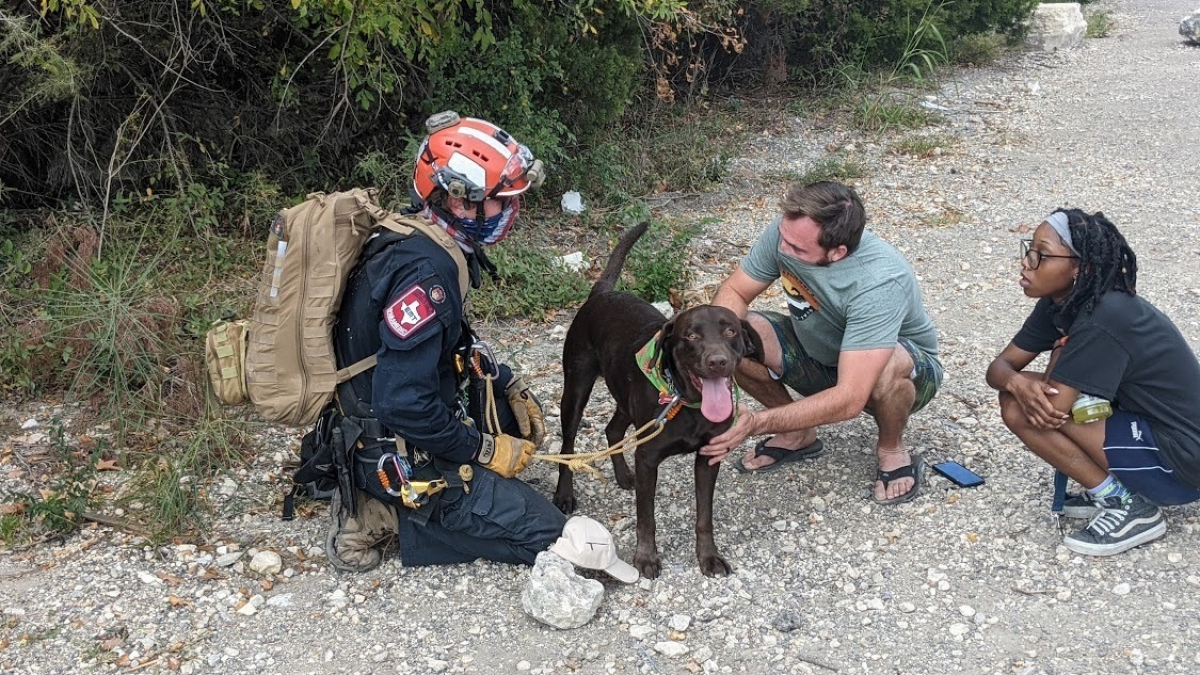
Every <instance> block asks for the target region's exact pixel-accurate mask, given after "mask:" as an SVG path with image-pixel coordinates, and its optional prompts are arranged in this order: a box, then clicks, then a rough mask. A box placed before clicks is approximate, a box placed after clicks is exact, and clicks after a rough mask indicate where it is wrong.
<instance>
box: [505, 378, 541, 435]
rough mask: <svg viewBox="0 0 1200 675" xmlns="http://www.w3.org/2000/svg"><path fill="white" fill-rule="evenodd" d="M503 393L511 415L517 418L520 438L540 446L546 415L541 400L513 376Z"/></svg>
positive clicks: (519, 379) (523, 382) (522, 381)
mask: <svg viewBox="0 0 1200 675" xmlns="http://www.w3.org/2000/svg"><path fill="white" fill-rule="evenodd" d="M504 395H505V396H507V397H508V405H509V407H511V408H512V411H513V417H516V418H517V426H519V427H520V428H521V438H524V439H525V440H527V441H529V442H530V443H533V447H535V448H540V447H541V446H542V441H543V440H545V439H546V416H545V415H544V414H543V413H542V402H541V401H539V400H538V397H537V396H535V395H534V393H533V391H531V390H530V389H529V385H527V384H525V381H524V380H522V379H521V378H519V377H514V378H513V379H512V381H511V382H509V383H508V387H506V388H505V389H504Z"/></svg>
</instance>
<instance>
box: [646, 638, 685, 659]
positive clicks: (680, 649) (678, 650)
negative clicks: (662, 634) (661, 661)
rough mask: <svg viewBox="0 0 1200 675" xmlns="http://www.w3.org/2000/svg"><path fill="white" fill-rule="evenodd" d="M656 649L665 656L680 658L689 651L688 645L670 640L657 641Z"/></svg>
mask: <svg viewBox="0 0 1200 675" xmlns="http://www.w3.org/2000/svg"><path fill="white" fill-rule="evenodd" d="M654 651H656V652H658V653H659V654H662V655H663V656H669V657H671V658H678V657H680V656H683V655H684V654H686V653H688V646H687V645H685V644H683V643H682V642H672V641H669V640H668V641H666V642H655V643H654Z"/></svg>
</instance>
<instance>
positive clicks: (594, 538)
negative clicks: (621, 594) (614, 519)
mask: <svg viewBox="0 0 1200 675" xmlns="http://www.w3.org/2000/svg"><path fill="white" fill-rule="evenodd" d="M550 552H551V553H554V554H555V555H557V556H558V557H560V558H562V559H564V560H567V561H569V562H571V563H573V564H575V565H577V566H579V567H585V568H587V569H590V570H600V571H602V572H607V573H608V574H610V575H612V577H613V578H614V579H617V580H619V581H624V582H625V583H627V584H632V583H633V582H635V581H637V580H638V579H640V578H641V575H640V574H638V571H637V569H635V568H634V567H633V565H630V564H629V563H627V562H625V561H624V560H621V559H620V558H618V557H617V545H616V543H615V542H613V538H612V534H611V533H609V531H608V530H606V529H605V528H604V526H603V525H601V524H600V523H598V522H596V521H594V520H592V519H591V518H588V517H587V516H571V518H570V520H568V521H567V524H566V526H565V527H563V533H562V536H561V537H559V538H558V541H556V542H554V544H553V545H552V546H550Z"/></svg>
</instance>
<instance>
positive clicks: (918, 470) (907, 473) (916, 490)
mask: <svg viewBox="0 0 1200 675" xmlns="http://www.w3.org/2000/svg"><path fill="white" fill-rule="evenodd" d="M910 457H911V458H912V464H909V465H908V466H902V467H900V468H899V469H892V470H891V471H879V470H877V471H876V472H875V480H877V481H879V482H881V483H883V489H884V490H887V486H888V485H890V484H891V482H892V481H894V480H900V479H901V478H911V479H913V486H912V489H911V490H909V491H908V492H905V493H904V494H902V495H899V496H897V497H892V498H891V499H875V492H874V491H875V487H874V486H872V487H871V501H873V502H875V503H876V504H879V505H880V506H891V505H892V504H903V503H905V502H911V501H912V500H914V499H916V498H917V495H919V494H921V485H922V484H923V483H924V482H925V459H924V458H923V457H921V456H920V455H910Z"/></svg>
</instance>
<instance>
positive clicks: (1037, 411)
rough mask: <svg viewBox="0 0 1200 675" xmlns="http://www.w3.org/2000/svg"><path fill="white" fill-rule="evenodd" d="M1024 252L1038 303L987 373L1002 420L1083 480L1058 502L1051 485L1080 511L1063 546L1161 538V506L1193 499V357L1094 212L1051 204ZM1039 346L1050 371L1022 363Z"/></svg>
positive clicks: (1198, 438)
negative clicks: (1142, 291)
mask: <svg viewBox="0 0 1200 675" xmlns="http://www.w3.org/2000/svg"><path fill="white" fill-rule="evenodd" d="M1021 253H1022V255H1021V277H1020V282H1019V283H1020V285H1021V289H1022V290H1023V291H1024V293H1025V295H1027V296H1029V297H1031V298H1037V299H1038V301H1037V304H1036V305H1035V306H1034V308H1033V311H1032V312H1031V313H1030V314H1029V317H1028V318H1026V319H1025V323H1024V325H1023V326H1021V329H1020V330H1019V331H1018V332H1017V334H1016V336H1015V337H1013V339H1012V342H1010V343H1009V344H1008V346H1007V347H1005V348H1004V351H1002V352H1001V353H1000V355H999V356H997V357H996V358H995V360H993V361H992V363H991V365H990V366H988V371H987V382H988V384H989V385H990V386H991V387H992V388H994V389H997V390H998V391H999V392H1000V414H1001V416H1002V417H1003V419H1004V424H1005V426H1007V427H1008V428H1009V429H1010V430H1011V431H1012V432H1013V433H1014V434H1016V435H1017V437H1018V438H1020V439H1021V440H1022V441H1023V442H1024V443H1025V445H1026V446H1027V447H1028V448H1029V449H1030V450H1031V451H1033V453H1034V454H1036V455H1037V456H1038V457H1040V458H1041V459H1042V460H1043V461H1045V462H1047V463H1048V464H1050V465H1051V466H1053V467H1054V468H1055V469H1057V470H1058V471H1059V472H1060V473H1059V475H1060V476H1061V475H1064V474H1065V475H1066V476H1069V477H1071V478H1073V479H1074V480H1075V481H1076V482H1078V483H1079V484H1080V485H1082V486H1083V487H1084V488H1085V492H1084V493H1082V494H1079V495H1070V496H1067V498H1066V500H1065V504H1062V503H1061V501H1060V500H1062V499H1063V495H1062V492H1063V489H1064V488H1065V479H1062V480H1060V481H1056V482H1058V484H1059V487H1058V488H1057V492H1058V493H1059V494H1057V495H1056V500H1055V501H1056V507H1059V506H1060V505H1061V510H1062V513H1063V515H1065V516H1067V517H1073V518H1086V519H1088V523H1087V525H1086V526H1085V527H1083V528H1082V529H1080V530H1079V531H1077V532H1073V533H1071V534H1068V535H1066V537H1065V538H1064V540H1063V543H1064V545H1065V546H1066V547H1067V548H1068V549H1070V550H1072V551H1075V552H1077V553H1082V554H1085V555H1114V554H1117V553H1120V552H1122V551H1125V550H1128V549H1130V548H1133V547H1134V546H1138V545H1140V544H1144V543H1146V542H1149V541H1152V540H1154V539H1157V538H1159V537H1161V536H1162V535H1163V534H1164V533H1165V532H1166V529H1167V526H1166V522H1165V521H1164V519H1163V516H1162V512H1161V511H1160V510H1159V506H1166V505H1173V504H1186V503H1188V502H1192V501H1195V500H1198V499H1200V363H1198V362H1197V360H1196V356H1195V354H1193V353H1192V350H1191V348H1190V347H1189V346H1188V344H1187V342H1186V341H1185V340H1184V338H1183V335H1181V334H1180V332H1179V329H1178V328H1176V327H1175V324H1173V323H1171V320H1170V319H1168V318H1167V316H1166V315H1165V314H1163V313H1162V312H1161V311H1159V310H1158V309H1157V308H1156V307H1154V305H1151V304H1150V303H1149V302H1147V301H1146V300H1145V299H1144V298H1142V297H1141V296H1139V295H1137V290H1136V289H1137V285H1136V284H1137V257H1136V256H1135V255H1134V253H1133V250H1132V249H1130V248H1129V245H1128V244H1127V243H1126V242H1125V238H1124V237H1123V236H1121V233H1120V232H1119V231H1117V228H1116V227H1115V226H1114V225H1113V224H1112V223H1111V222H1109V220H1108V219H1107V218H1105V217H1104V214H1103V213H1099V212H1097V213H1096V214H1094V215H1091V214H1087V213H1084V212H1083V211H1080V210H1078V209H1060V210H1058V211H1055V212H1054V213H1052V214H1050V216H1048V217H1047V218H1046V220H1045V221H1044V222H1043V223H1042V224H1041V225H1039V226H1038V227H1037V229H1036V230H1034V232H1033V238H1032V239H1029V240H1023V241H1022V242H1021ZM1043 352H1051V355H1050V359H1049V363H1048V365H1047V368H1046V372H1045V373H1041V372H1037V371H1033V370H1026V368H1027V367H1028V366H1029V364H1030V363H1032V362H1033V360H1034V359H1035V358H1037V356H1038V355H1039V354H1041V353H1043ZM1073 410H1075V411H1076V413H1075V414H1074V415H1073V414H1072V411H1073ZM1109 412H1111V415H1109V416H1107V417H1104V415H1105V414H1107V413H1109ZM1077 420H1078V421H1077Z"/></svg>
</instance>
